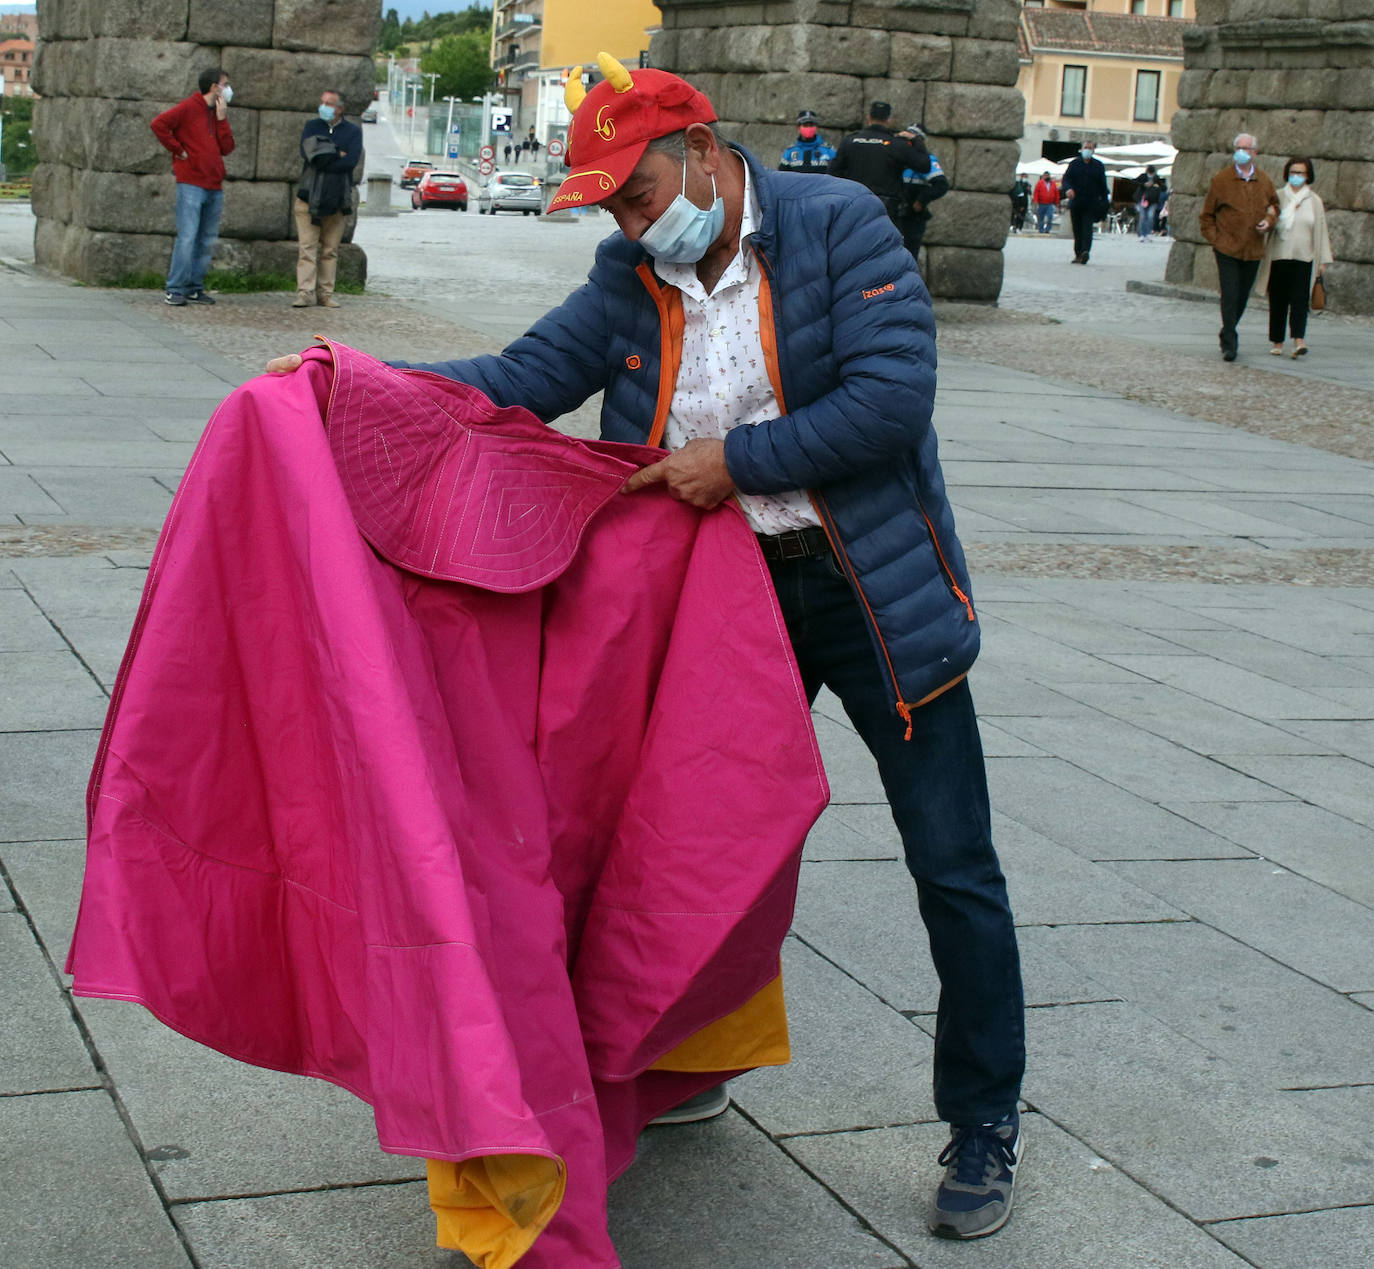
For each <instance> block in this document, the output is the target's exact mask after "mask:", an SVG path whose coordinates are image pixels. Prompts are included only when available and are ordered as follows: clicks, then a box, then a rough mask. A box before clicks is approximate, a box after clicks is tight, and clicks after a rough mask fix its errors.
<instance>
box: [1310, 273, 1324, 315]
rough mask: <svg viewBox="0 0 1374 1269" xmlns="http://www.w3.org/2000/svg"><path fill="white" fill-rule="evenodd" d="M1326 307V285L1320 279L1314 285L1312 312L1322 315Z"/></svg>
mask: <svg viewBox="0 0 1374 1269" xmlns="http://www.w3.org/2000/svg"><path fill="white" fill-rule="evenodd" d="M1325 307H1326V285H1325V283H1323V282H1322V280H1321V278H1318V279H1317V280H1316V281H1315V282H1313V283H1312V311H1313V312H1314V313H1320V312H1321V311H1322V309H1324V308H1325Z"/></svg>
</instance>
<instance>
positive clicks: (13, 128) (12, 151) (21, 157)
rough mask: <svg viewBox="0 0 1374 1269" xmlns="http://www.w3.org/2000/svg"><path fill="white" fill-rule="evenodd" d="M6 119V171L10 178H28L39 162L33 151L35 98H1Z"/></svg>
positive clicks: (2, 111)
mask: <svg viewBox="0 0 1374 1269" xmlns="http://www.w3.org/2000/svg"><path fill="white" fill-rule="evenodd" d="M0 114H3V115H4V117H5V153H4V155H3V158H4V163H5V171H6V173H7V174H8V175H9V176H10V177H16V176H27V175H28V174H29V173H30V172H32V171H33V169H34V166H35V164H37V162H38V155H37V154H35V153H34V149H33V134H32V124H33V98H32V97H4V98H0Z"/></svg>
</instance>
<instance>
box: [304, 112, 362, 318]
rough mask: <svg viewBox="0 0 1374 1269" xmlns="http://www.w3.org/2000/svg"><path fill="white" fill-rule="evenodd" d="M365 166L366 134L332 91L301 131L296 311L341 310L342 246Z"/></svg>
mask: <svg viewBox="0 0 1374 1269" xmlns="http://www.w3.org/2000/svg"><path fill="white" fill-rule="evenodd" d="M362 161H363V130H362V129H361V128H360V127H358V125H357V124H356V123H349V121H348V120H347V119H345V118H344V113H343V100H342V98H341V97H340V96H339V94H338V93H337V92H335V91H334V89H332V88H326V89H325V90H324V92H322V93H321V94H320V104H319V107H318V109H317V110H316V117H315V118H314V119H311V120H310V121H309V123H307V124H306V125H305V127H304V128H302V129H301V162H302V164H303V166H302V168H301V179H300V181H299V182H298V184H297V187H296V199H295V202H294V203H293V204H292V206H293V207H294V208H295V216H296V238H297V240H298V241H299V244H300V247H299V251H298V252H297V255H296V298H295V299H294V300H292V301H291V307H292V308H310V307H312V306H313V305H315V304H319V305H320V307H321V308H338V307H339V301H338V300H336V299H335V298H334V279H335V275H336V273H337V272H338V265H339V243H341V242H342V241H343V234H344V225H345V222H346V221H347V220H348V214H349V213H350V212H351V211H352V210H353V185H354V173H355V172H356V171H359V170H361V167H360V165H361V164H362Z"/></svg>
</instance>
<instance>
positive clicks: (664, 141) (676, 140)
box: [644, 123, 726, 163]
mask: <svg viewBox="0 0 1374 1269" xmlns="http://www.w3.org/2000/svg"><path fill="white" fill-rule="evenodd" d="M706 126H707V127H708V128H710V129H711V134H712V135H713V136H714V137H715V138H716V142H717V144H719V145H725V144H726V140H725V138H724V137H723V136H721V134H720V129H719V128H718V127H716V125H715V124H714V123H708V124H707V125H706ZM644 153H645V154H666V155H667V156H668V157H669V158H670V159H672V160H673V162H675V163H686V162H687V129H686V128H683V129H682V131H680V132H670V133H668V135H667V136H663V137H655V138H654V139H653V140H652V141H650V142H649V144H648V145H647V146H646V147H645V149H644Z"/></svg>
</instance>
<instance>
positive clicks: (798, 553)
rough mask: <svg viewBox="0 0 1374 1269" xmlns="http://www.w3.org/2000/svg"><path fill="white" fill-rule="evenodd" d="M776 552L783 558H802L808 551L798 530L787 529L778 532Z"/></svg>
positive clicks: (804, 540)
mask: <svg viewBox="0 0 1374 1269" xmlns="http://www.w3.org/2000/svg"><path fill="white" fill-rule="evenodd" d="M778 553H779V554H780V555H781V557H782V558H783V559H785V560H803V559H805V558H806V557H807V555H808V554H809V553H810V552H809V551H808V549H807V543H806V539H805V538H804V537H803V536H802V534H801V532H800V530H798V529H789V530H788V531H787V532H786V533H779V534H778Z"/></svg>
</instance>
